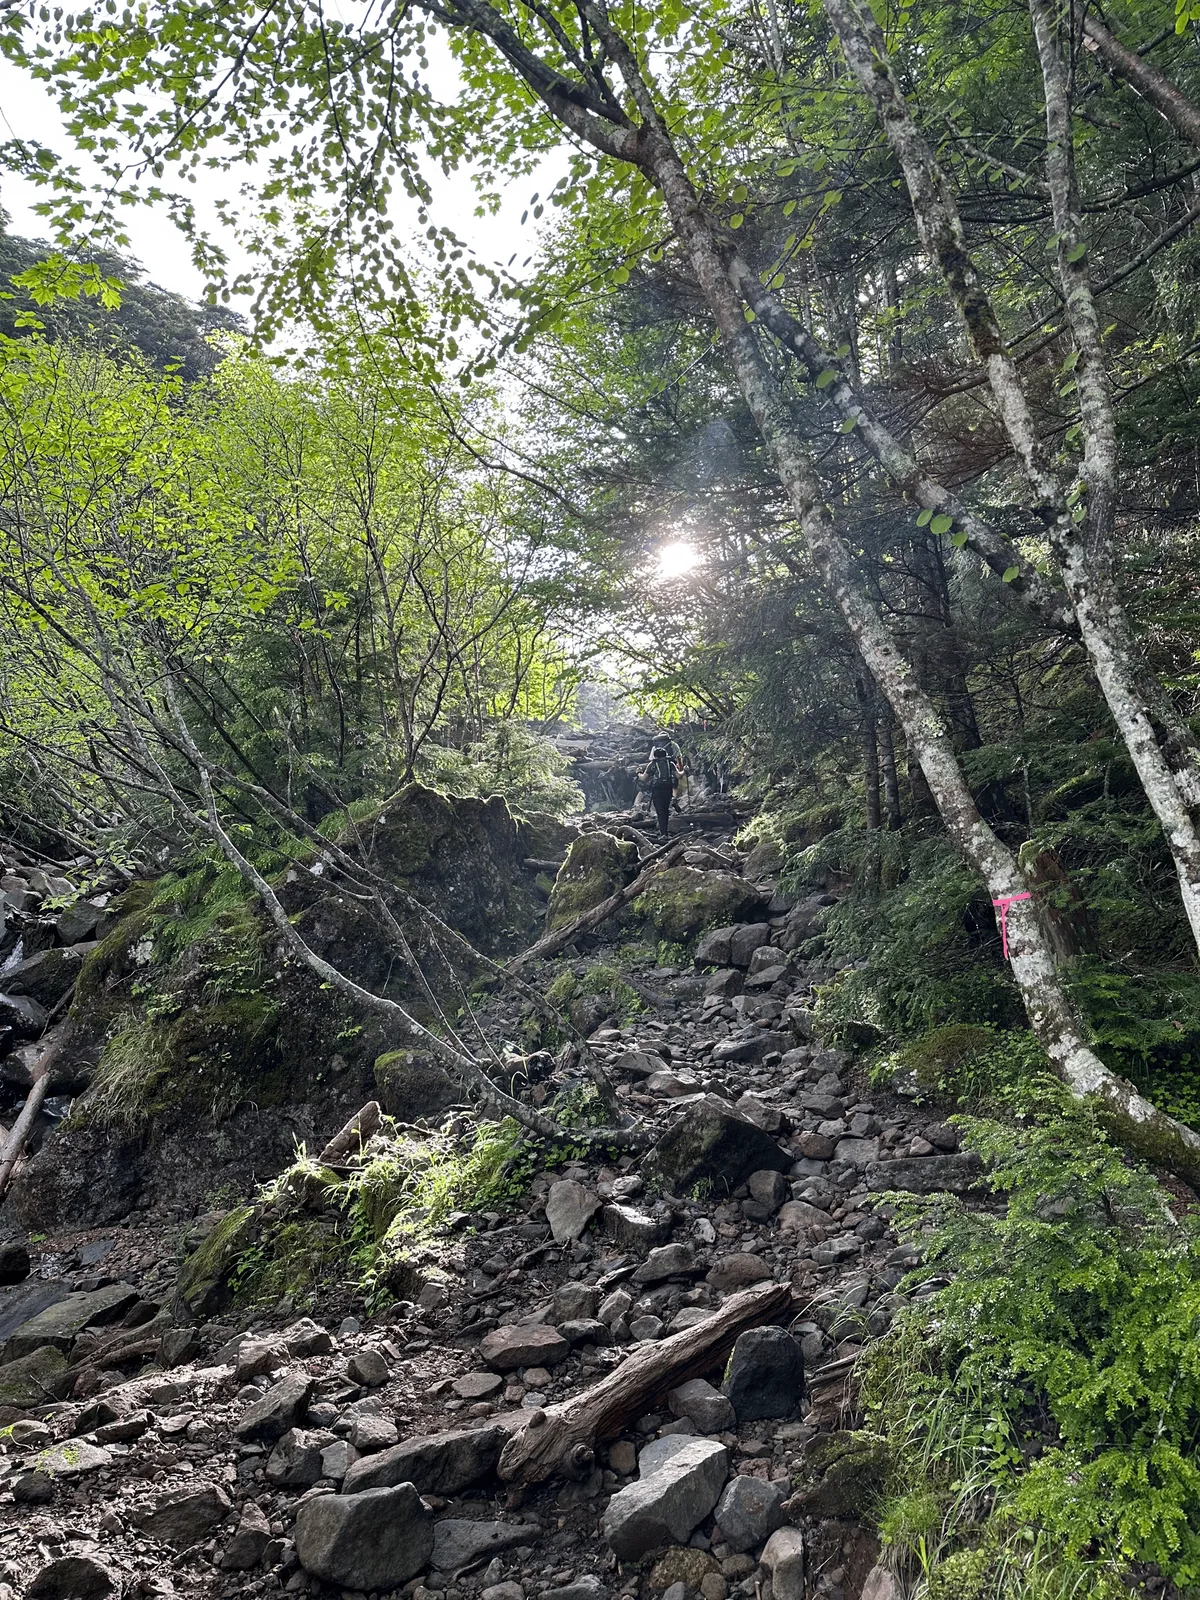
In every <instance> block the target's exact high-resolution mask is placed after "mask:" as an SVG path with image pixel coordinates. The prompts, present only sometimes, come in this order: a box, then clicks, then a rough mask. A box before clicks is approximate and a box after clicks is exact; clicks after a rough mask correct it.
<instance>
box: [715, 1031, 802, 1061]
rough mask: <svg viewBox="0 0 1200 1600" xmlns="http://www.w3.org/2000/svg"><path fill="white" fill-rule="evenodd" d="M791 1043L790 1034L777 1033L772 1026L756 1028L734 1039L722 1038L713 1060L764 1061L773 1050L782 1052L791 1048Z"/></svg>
mask: <svg viewBox="0 0 1200 1600" xmlns="http://www.w3.org/2000/svg"><path fill="white" fill-rule="evenodd" d="M791 1044H792V1040H791V1036H790V1034H786V1033H776V1032H775V1031H774V1030H773V1029H771V1028H755V1029H754V1031H753V1033H744V1034H742V1035H741V1036H740V1037H737V1038H733V1039H722V1040H721V1042H720V1044H719V1045H717V1047H716V1049H715V1050H714V1051H713V1060H714V1061H717V1062H721V1061H743V1062H747V1063H753V1062H757V1061H762V1060H763V1059H764V1058H765V1057H766V1056H769V1055H770V1054H771V1053H772V1051H775V1052H778V1053H779V1054H782V1053H783V1051H785V1050H789V1049H790V1048H791Z"/></svg>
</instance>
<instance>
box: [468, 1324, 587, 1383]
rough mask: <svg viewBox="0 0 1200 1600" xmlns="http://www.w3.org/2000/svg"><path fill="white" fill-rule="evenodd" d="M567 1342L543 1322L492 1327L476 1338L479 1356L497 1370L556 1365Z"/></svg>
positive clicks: (563, 1353)
mask: <svg viewBox="0 0 1200 1600" xmlns="http://www.w3.org/2000/svg"><path fill="white" fill-rule="evenodd" d="M570 1348H571V1347H570V1345H569V1344H568V1343H567V1341H566V1340H565V1339H564V1338H563V1336H562V1334H561V1333H559V1332H558V1331H557V1330H556V1329H554V1328H550V1327H547V1326H546V1324H545V1323H540V1322H534V1323H525V1324H511V1325H509V1326H506V1327H503V1328H493V1329H492V1331H491V1333H486V1334H484V1336H483V1338H482V1339H481V1340H480V1341H479V1355H480V1359H481V1360H483V1361H486V1362H487V1364H488V1366H489V1367H492V1368H494V1369H495V1371H497V1372H515V1371H516V1370H517V1368H518V1367H556V1366H557V1365H558V1363H559V1362H560V1361H563V1360H565V1359H566V1356H567V1354H568V1352H569V1351H570Z"/></svg>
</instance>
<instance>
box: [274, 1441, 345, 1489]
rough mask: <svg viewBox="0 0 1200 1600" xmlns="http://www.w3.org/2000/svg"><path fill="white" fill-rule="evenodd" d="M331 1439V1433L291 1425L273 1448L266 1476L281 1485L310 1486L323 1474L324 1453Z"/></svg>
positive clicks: (299, 1487)
mask: <svg viewBox="0 0 1200 1600" xmlns="http://www.w3.org/2000/svg"><path fill="white" fill-rule="evenodd" d="M328 1442H329V1435H328V1434H320V1433H309V1432H306V1431H305V1430H304V1429H303V1428H289V1429H288V1431H287V1432H286V1433H285V1434H284V1435H283V1437H282V1438H281V1439H280V1440H279V1442H278V1443H277V1444H276V1446H275V1448H274V1450H272V1451H271V1454H270V1456H269V1457H268V1459H267V1464H266V1466H265V1467H264V1468H263V1476H264V1477H265V1478H266V1480H267V1482H268V1483H273V1484H276V1485H278V1486H279V1487H281V1488H284V1487H286V1488H293V1489H310V1488H311V1487H312V1486H313V1484H314V1483H316V1481H317V1479H318V1478H320V1477H322V1476H323V1472H322V1467H321V1453H322V1451H323V1450H324V1448H325V1445H326V1444H327V1443H328Z"/></svg>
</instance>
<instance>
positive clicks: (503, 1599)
mask: <svg viewBox="0 0 1200 1600" xmlns="http://www.w3.org/2000/svg"><path fill="white" fill-rule="evenodd" d="M479 1600H525V1591H524V1589H523V1588H522V1587H521V1585H520V1584H519V1583H513V1582H508V1583H490V1584H489V1585H488V1586H487V1588H486V1589H484V1590H483V1591H482V1592H481V1594H480V1596H479Z"/></svg>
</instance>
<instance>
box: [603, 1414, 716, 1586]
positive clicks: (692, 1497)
mask: <svg viewBox="0 0 1200 1600" xmlns="http://www.w3.org/2000/svg"><path fill="white" fill-rule="evenodd" d="M664 1442H665V1441H664ZM644 1455H645V1452H643V1457H644ZM728 1472H729V1452H728V1450H726V1448H725V1446H724V1445H723V1444H719V1443H718V1442H717V1440H715V1439H684V1440H682V1441H681V1445H680V1448H679V1449H677V1450H675V1451H674V1453H673V1454H672V1455H671V1456H670V1457H669V1459H667V1460H666V1461H664V1462H663V1463H662V1464H661V1465H660V1466H658V1467H657V1469H656V1470H655V1471H652V1472H650V1473H649V1474H648V1475H647V1476H643V1477H641V1478H639V1479H638V1480H637V1482H636V1483H631V1484H630V1485H629V1486H628V1487H627V1488H625V1489H621V1490H618V1492H617V1493H616V1494H615V1495H613V1497H612V1499H611V1500H610V1501H609V1503H608V1509H607V1510H606V1511H605V1513H604V1520H603V1523H602V1528H603V1532H604V1537H605V1538H606V1539H607V1540H608V1543H609V1545H610V1546H611V1547H612V1549H613V1551H614V1552H615V1553H616V1555H617V1557H618V1559H619V1560H621V1561H636V1560H637V1559H638V1558H639V1557H640V1556H644V1555H645V1554H646V1553H647V1551H649V1550H655V1549H657V1548H658V1547H659V1546H660V1545H664V1544H684V1543H686V1542H687V1540H688V1539H689V1538H690V1537H691V1535H692V1530H693V1529H694V1528H695V1527H696V1526H697V1524H698V1523H700V1522H702V1521H703V1520H704V1518H705V1517H706V1516H708V1514H709V1512H710V1511H711V1510H712V1509H713V1507H714V1506H715V1505H716V1503H717V1501H718V1499H719V1498H720V1494H721V1490H722V1488H723V1487H724V1484H725V1478H726V1476H727V1474H728Z"/></svg>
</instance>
